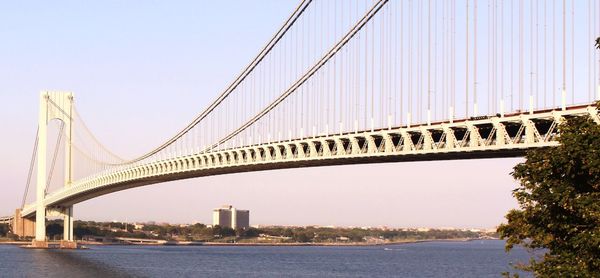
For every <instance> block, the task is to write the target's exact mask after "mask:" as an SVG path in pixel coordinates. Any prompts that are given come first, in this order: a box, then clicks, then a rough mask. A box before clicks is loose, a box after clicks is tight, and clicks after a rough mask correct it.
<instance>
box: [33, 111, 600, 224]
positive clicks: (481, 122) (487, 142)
mask: <svg viewBox="0 0 600 278" xmlns="http://www.w3.org/2000/svg"><path fill="white" fill-rule="evenodd" d="M583 115H590V116H591V117H592V118H593V119H594V120H595V121H596V122H597V123H599V124H600V119H599V117H598V110H597V109H596V107H594V106H592V105H583V106H573V107H568V108H566V109H565V110H541V111H534V112H533V113H529V112H526V113H522V114H511V115H504V116H500V115H497V116H483V117H477V118H470V119H462V120H455V121H453V122H438V123H432V124H430V125H419V126H410V127H409V126H404V127H396V128H390V129H382V130H373V131H371V130H369V131H361V132H353V133H346V134H335V135H334V134H331V135H327V136H318V137H310V138H298V139H295V140H289V141H284V142H271V143H264V144H259V145H253V146H246V147H240V148H231V149H225V150H214V151H209V152H206V153H198V154H195V155H189V156H182V157H178V158H173V159H165V160H160V161H154V162H148V163H144V164H140V165H133V166H130V167H127V168H123V169H120V170H117V171H113V172H108V173H101V174H98V175H95V176H91V177H88V178H85V179H82V180H78V181H75V182H74V183H73V184H72V185H71V186H70V187H65V188H63V189H60V190H58V191H56V192H54V193H51V194H50V195H48V196H46V198H45V200H44V206H45V207H46V208H47V209H50V208H53V207H56V208H61V207H68V206H71V205H73V204H76V203H79V202H82V201H85V200H88V199H92V198H94V197H98V196H101V195H105V194H109V193H112V192H116V191H120V190H125V189H129V188H134V187H139V186H144V185H150V184H155V183H161V182H168V181H174V180H180V179H188V178H195V177H202V176H211V175H220V174H228V173H238V172H249V171H262V170H271V169H284V168H299V167H312V166H325V165H347V164H359V163H380V162H397V161H423V160H446V159H470V158H494V157H515V156H522V155H523V154H524V153H525V151H526V150H527V149H531V148H543V147H551V146H557V145H558V142H557V141H556V140H555V137H556V135H557V125H558V124H559V123H560V121H561V120H562V119H563V118H564V117H570V116H583ZM35 208H36V203H32V204H29V205H27V206H25V207H24V208H23V211H22V215H23V217H28V218H31V217H33V216H34V215H35Z"/></svg>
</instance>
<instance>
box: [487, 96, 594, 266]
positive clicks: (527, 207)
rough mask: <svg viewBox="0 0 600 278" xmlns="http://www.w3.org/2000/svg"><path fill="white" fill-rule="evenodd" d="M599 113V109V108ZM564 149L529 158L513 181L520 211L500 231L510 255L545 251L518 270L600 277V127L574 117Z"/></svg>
mask: <svg viewBox="0 0 600 278" xmlns="http://www.w3.org/2000/svg"><path fill="white" fill-rule="evenodd" d="M597 106H598V107H599V108H600V103H598V104H597ZM558 141H559V142H560V146H558V147H555V148H547V149H538V150H532V151H529V152H527V155H526V156H525V159H526V160H525V162H523V163H520V164H518V165H517V166H515V167H514V169H513V170H514V171H513V172H512V176H513V177H514V178H515V179H516V180H518V181H519V183H520V185H519V187H518V188H516V189H515V190H514V191H513V196H514V197H515V198H516V199H517V201H518V203H519V209H514V210H511V211H510V212H509V213H508V214H507V215H506V219H507V220H508V223H507V224H503V225H501V226H500V227H499V228H498V232H499V233H500V235H501V237H502V238H504V239H506V240H507V242H506V250H507V251H509V250H510V249H512V248H513V246H515V245H523V246H524V247H526V248H528V249H530V250H543V251H542V252H541V253H540V254H539V256H538V257H537V258H532V259H531V260H530V262H529V264H527V265H523V266H520V267H518V268H520V269H522V270H525V271H531V272H533V273H534V274H536V275H539V276H544V277H546V276H552V277H563V276H566V277H573V276H576V277H600V125H598V124H596V123H595V122H594V121H593V120H592V119H590V118H589V117H573V118H568V119H566V121H565V122H563V123H561V124H560V125H559V138H558Z"/></svg>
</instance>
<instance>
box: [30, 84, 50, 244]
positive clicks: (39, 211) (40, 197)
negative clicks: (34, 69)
mask: <svg viewBox="0 0 600 278" xmlns="http://www.w3.org/2000/svg"><path fill="white" fill-rule="evenodd" d="M49 98H50V96H49V95H48V94H46V93H42V94H41V95H40V115H39V119H38V147H37V186H36V211H35V240H34V241H33V243H32V246H33V247H44V246H46V247H47V246H48V243H47V241H46V206H45V205H44V198H45V197H46V145H47V142H46V141H47V130H48V127H47V125H48V121H49V119H48V118H49V117H48V100H49Z"/></svg>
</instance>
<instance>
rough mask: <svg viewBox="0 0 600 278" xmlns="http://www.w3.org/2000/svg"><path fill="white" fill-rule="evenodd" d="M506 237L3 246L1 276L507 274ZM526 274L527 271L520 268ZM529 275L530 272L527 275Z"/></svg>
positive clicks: (512, 256) (520, 256) (514, 258)
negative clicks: (370, 242) (337, 243)
mask: <svg viewBox="0 0 600 278" xmlns="http://www.w3.org/2000/svg"><path fill="white" fill-rule="evenodd" d="M503 248H504V242H503V241H499V240H486V241H470V242H425V243H415V244H402V245H388V246H365V247H324V246H292V247H289V246H275V247H272V246H91V248H90V249H89V250H25V249H22V248H19V247H16V246H6V245H0V276H2V277H39V276H43V277H206V276H210V277H282V276H286V277H500V276H501V273H502V272H503V271H509V270H511V267H510V266H509V263H510V262H513V263H516V262H526V261H527V260H528V258H529V254H528V253H527V252H526V251H525V250H523V249H516V250H513V251H511V252H510V253H508V254H506V253H505V252H504V249H503ZM521 275H522V276H523V274H521ZM525 277H528V276H527V275H525Z"/></svg>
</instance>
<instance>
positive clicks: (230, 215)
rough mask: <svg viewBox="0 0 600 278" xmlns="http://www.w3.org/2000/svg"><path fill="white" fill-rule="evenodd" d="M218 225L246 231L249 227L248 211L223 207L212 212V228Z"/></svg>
mask: <svg viewBox="0 0 600 278" xmlns="http://www.w3.org/2000/svg"><path fill="white" fill-rule="evenodd" d="M216 225H219V226H221V227H228V228H232V229H248V228H249V227H250V211H249V210H240V209H236V208H234V207H232V206H223V207H222V208H216V209H214V210H213V227H214V226H216Z"/></svg>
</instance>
